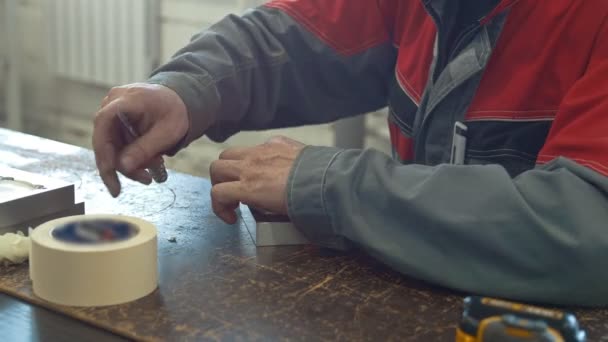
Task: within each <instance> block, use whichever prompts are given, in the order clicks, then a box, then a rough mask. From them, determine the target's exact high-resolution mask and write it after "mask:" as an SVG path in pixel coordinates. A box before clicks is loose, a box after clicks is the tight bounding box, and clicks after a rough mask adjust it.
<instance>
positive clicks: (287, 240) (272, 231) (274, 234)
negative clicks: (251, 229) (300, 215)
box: [255, 222, 310, 247]
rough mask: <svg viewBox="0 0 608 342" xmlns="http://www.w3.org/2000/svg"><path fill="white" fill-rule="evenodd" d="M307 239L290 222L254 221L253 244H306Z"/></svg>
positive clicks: (259, 245)
mask: <svg viewBox="0 0 608 342" xmlns="http://www.w3.org/2000/svg"><path fill="white" fill-rule="evenodd" d="M309 243H310V242H309V241H308V239H307V238H306V237H305V236H304V235H303V234H302V233H301V232H300V231H299V230H298V229H297V228H296V227H295V226H294V225H293V224H292V223H291V222H256V227H255V244H256V246H258V247H263V246H289V245H307V244H309Z"/></svg>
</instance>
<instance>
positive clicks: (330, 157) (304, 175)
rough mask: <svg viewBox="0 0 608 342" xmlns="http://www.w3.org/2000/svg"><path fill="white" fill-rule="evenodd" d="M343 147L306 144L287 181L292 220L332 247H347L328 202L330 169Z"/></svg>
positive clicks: (316, 239) (310, 238)
mask: <svg viewBox="0 0 608 342" xmlns="http://www.w3.org/2000/svg"><path fill="white" fill-rule="evenodd" d="M342 151H344V150H343V149H339V148H335V147H317V146H306V147H305V148H304V149H303V150H302V152H301V153H300V155H299V156H298V158H297V159H296V161H295V164H294V167H293V168H292V170H291V172H290V175H289V178H288V181H287V208H288V215H289V218H290V219H291V221H292V223H293V224H294V225H295V226H296V227H297V228H298V230H300V231H301V232H302V234H304V235H305V236H306V237H307V238H308V239H309V240H310V241H311V242H313V243H315V244H317V245H320V246H321V247H327V248H332V249H347V248H348V243H347V242H346V241H345V240H344V239H343V238H342V237H340V236H338V235H337V234H336V231H335V229H334V227H333V226H332V222H331V216H330V215H329V214H328V213H327V210H326V208H327V207H326V205H325V178H326V175H327V170H328V169H329V168H330V167H331V165H332V164H333V162H334V161H335V160H336V158H338V157H339V156H340V154H341V153H342Z"/></svg>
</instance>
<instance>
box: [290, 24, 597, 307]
mask: <svg viewBox="0 0 608 342" xmlns="http://www.w3.org/2000/svg"><path fill="white" fill-rule="evenodd" d="M606 39H608V32H604V33H603V34H602V37H601V39H598V42H599V41H605V40H606ZM592 55H593V57H592V59H591V61H590V63H589V67H588V69H587V70H586V72H585V75H584V76H583V77H582V78H581V79H580V80H578V81H577V83H576V84H575V85H574V86H573V87H572V88H571V90H570V91H569V92H568V94H567V96H566V97H565V98H564V99H563V102H562V104H561V106H560V107H561V108H560V109H559V111H558V114H557V116H556V118H555V121H554V124H553V126H552V129H551V132H550V134H549V136H548V138H547V140H546V143H545V146H544V147H543V149H542V151H541V153H540V155H539V157H538V165H537V167H536V168H534V169H532V170H529V171H527V172H524V173H522V174H520V175H519V176H517V177H516V178H511V177H510V176H509V174H508V173H507V172H506V171H505V169H504V168H502V167H501V166H499V165H485V166H482V165H438V166H434V167H431V166H421V165H415V164H414V165H400V164H398V163H397V162H395V161H392V160H391V159H389V157H388V156H386V155H384V154H382V153H379V152H376V151H373V150H367V151H359V150H339V149H336V148H323V147H312V146H311V147H307V148H306V149H305V150H304V152H303V153H302V154H301V155H300V157H299V159H298V160H297V164H296V166H295V167H294V169H293V170H292V173H291V175H290V179H289V184H288V185H289V187H288V201H289V215H290V217H291V218H292V220H293V221H294V223H295V224H296V226H298V227H299V228H300V229H302V230H303V231H304V232H305V233H306V234H307V235H308V236H309V237H310V238H311V239H312V240H313V241H315V242H317V243H319V244H320V245H322V246H326V247H334V248H342V247H344V246H347V245H345V244H344V243H345V242H347V243H348V244H355V245H357V246H359V247H360V248H362V249H364V250H366V251H367V252H369V253H370V254H372V255H374V256H375V257H377V258H378V259H380V260H381V261H383V262H385V263H386V264H388V265H390V266H392V267H393V268H395V269H397V270H399V271H401V272H402V273H404V274H407V275H410V276H413V277H416V278H419V279H422V280H425V281H429V282H432V283H435V284H439V285H442V286H446V287H449V288H452V289H456V290H460V291H465V292H469V293H476V294H481V295H489V296H498V297H507V298H512V299H515V300H525V301H533V302H544V303H551V304H558V305H562V304H563V305H584V306H604V305H607V304H608V286H606V284H608V268H606V260H607V259H608V45H606V44H603V45H602V44H598V46H597V47H596V49H595V51H594V52H593V53H592Z"/></svg>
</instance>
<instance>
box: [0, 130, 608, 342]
mask: <svg viewBox="0 0 608 342" xmlns="http://www.w3.org/2000/svg"><path fill="white" fill-rule="evenodd" d="M0 163H3V164H7V165H8V166H11V167H15V168H20V169H23V170H26V171H32V172H37V173H41V174H45V175H47V176H51V177H58V178H61V179H65V180H68V181H71V182H74V183H75V184H76V185H77V188H78V195H79V196H81V198H83V199H84V200H85V201H86V211H87V213H120V214H127V215H134V216H139V217H142V218H144V219H147V220H149V221H151V222H153V223H154V224H155V225H156V226H157V228H158V231H159V254H158V255H159V269H160V284H159V288H158V290H157V291H156V292H154V293H153V294H151V295H150V296H148V297H146V298H143V299H141V300H139V301H136V302H133V303H129V304H125V305H119V306H113V307H106V308H69V307H58V306H55V305H52V304H47V303H44V302H42V301H41V300H39V299H37V298H35V297H34V296H33V295H32V291H31V283H30V281H29V279H28V269H27V265H25V264H24V265H20V266H11V267H0V292H4V293H6V294H8V295H10V296H11V297H12V298H18V299H20V300H21V301H25V302H26V303H27V304H22V303H21V304H19V305H29V306H32V308H36V310H39V309H38V308H39V307H45V308H47V309H50V310H51V311H52V312H54V313H61V315H64V316H68V317H71V318H70V319H71V320H72V321H74V322H72V323H71V324H78V325H82V326H86V325H88V324H91V325H94V326H96V327H98V328H100V329H103V330H106V331H111V332H113V333H115V334H118V335H121V336H123V337H127V338H132V339H141V340H151V341H153V340H196V341H200V340H247V341H258V340H259V341H268V340H282V339H290V340H331V341H336V340H345V341H354V340H374V341H380V340H400V341H452V340H453V339H454V332H455V327H456V325H457V322H458V319H459V316H460V312H461V308H462V296H461V295H458V294H454V293H450V292H447V291H445V290H440V289H436V288H432V287H429V286H428V285H425V284H422V283H420V282H417V281H415V280H412V279H409V278H406V277H403V276H401V275H399V274H397V273H395V272H392V271H391V270H389V269H388V268H386V267H384V266H382V265H380V264H379V263H377V262H375V261H374V260H372V259H371V258H369V257H367V256H365V255H362V254H357V253H353V254H337V253H331V252H328V251H324V250H319V249H316V248H314V247H297V246H296V247H264V248H257V249H256V248H255V246H254V244H253V242H252V239H251V236H250V235H249V232H248V230H247V229H246V224H252V219H251V216H250V214H249V213H248V211H246V210H244V211H242V212H243V215H242V216H243V217H242V219H241V220H240V222H239V223H238V224H236V225H233V226H229V225H226V224H224V223H222V222H221V221H220V220H219V219H218V218H216V217H215V216H214V215H213V213H212V211H211V204H210V199H209V190H210V184H209V182H208V181H207V180H205V179H201V178H197V177H193V176H188V175H185V174H179V173H175V172H172V173H170V177H169V181H168V182H167V183H166V184H163V185H152V186H150V187H145V186H141V185H138V184H135V183H132V182H129V183H126V184H125V189H124V193H123V195H122V196H121V197H120V198H118V199H113V198H111V197H110V196H109V195H108V194H107V192H106V191H105V189H104V187H103V185H102V183H101V181H100V179H99V178H98V176H97V172H96V169H95V164H94V160H93V155H92V153H91V152H90V151H88V150H85V149H81V148H78V147H74V146H70V145H64V144H60V143H56V142H53V141H48V140H44V139H41V138H37V137H33V136H28V135H24V134H20V133H15V132H11V131H7V130H3V129H0ZM173 237H175V238H176V241H177V242H175V243H172V242H169V239H170V238H173ZM15 305H16V304H15ZM0 309H1V308H0ZM47 311H48V310H47ZM47 311H45V314H44V315H42V314H41V315H38V316H37V320H39V321H40V320H42V321H44V320H47V321H48V320H51V319H52V318H48V317H50V316H49V314H48V313H46V312H47ZM1 312H2V311H0V315H1ZM576 313H577V315H578V317H579V319H580V321H581V324H582V325H583V326H584V328H585V329H586V330H587V332H588V335H589V337H590V341H600V340H608V310H577V311H576ZM45 317H46V318H45ZM0 319H3V318H1V317H0ZM12 319H13V320H14V319H15V318H14V317H13V318H12ZM23 319H24V320H27V319H28V318H27V317H25V316H24V318H23ZM84 322H86V323H87V324H85V323H84ZM16 326H18V324H16ZM26 326H29V327H33V328H32V329H37V328H36V327H37V326H36V325H26ZM2 329H3V330H4V331H6V329H10V328H9V327H6V326H3V327H2ZM21 329H23V325H22V326H21ZM73 331H74V330H72V333H74V332H73ZM82 331H83V333H82V334H83V336H81V337H82V338H81V339H82V340H86V334H87V333H86V330H82ZM9 336H10V332H9Z"/></svg>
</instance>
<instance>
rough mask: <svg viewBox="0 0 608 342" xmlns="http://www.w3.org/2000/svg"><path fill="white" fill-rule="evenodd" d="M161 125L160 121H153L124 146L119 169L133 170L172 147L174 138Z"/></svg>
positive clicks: (128, 171)
mask: <svg viewBox="0 0 608 342" xmlns="http://www.w3.org/2000/svg"><path fill="white" fill-rule="evenodd" d="M163 126H164V125H163V124H162V122H156V123H154V125H153V126H152V128H151V129H150V130H149V131H147V132H145V133H143V135H142V136H141V137H139V138H137V139H135V141H133V143H131V144H129V145H127V147H125V149H124V150H123V152H122V154H121V157H120V168H121V170H124V172H127V173H130V172H133V171H134V170H137V169H139V168H142V167H144V166H145V165H147V164H149V163H150V162H152V161H153V160H154V158H155V157H156V156H158V155H161V154H163V153H164V152H165V151H167V150H169V149H170V148H171V147H173V145H174V144H175V140H176V139H175V137H173V136H169V134H167V131H166V130H165V129H163Z"/></svg>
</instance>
